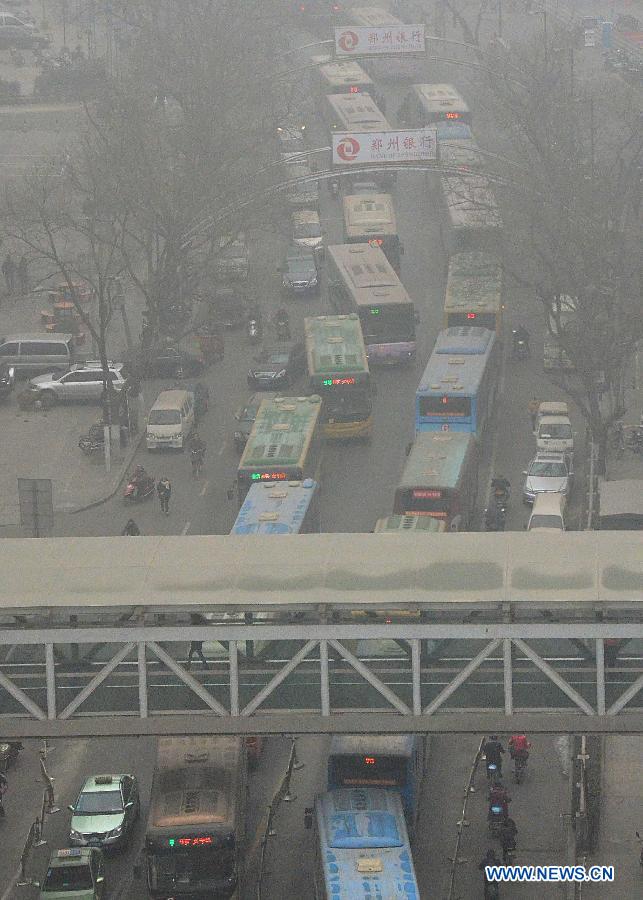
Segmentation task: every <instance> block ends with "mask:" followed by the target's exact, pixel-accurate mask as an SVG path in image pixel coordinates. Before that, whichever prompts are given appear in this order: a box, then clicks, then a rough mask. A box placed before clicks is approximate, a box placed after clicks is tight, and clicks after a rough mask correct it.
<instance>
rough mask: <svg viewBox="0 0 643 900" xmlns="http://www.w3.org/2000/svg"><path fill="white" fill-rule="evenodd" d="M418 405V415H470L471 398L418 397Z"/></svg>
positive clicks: (446, 396) (460, 416) (465, 416)
mask: <svg viewBox="0 0 643 900" xmlns="http://www.w3.org/2000/svg"><path fill="white" fill-rule="evenodd" d="M418 405H419V413H420V416H458V417H459V418H469V417H470V416H471V400H470V399H469V398H468V397H449V396H448V395H442V396H434V397H420V398H419V400H418Z"/></svg>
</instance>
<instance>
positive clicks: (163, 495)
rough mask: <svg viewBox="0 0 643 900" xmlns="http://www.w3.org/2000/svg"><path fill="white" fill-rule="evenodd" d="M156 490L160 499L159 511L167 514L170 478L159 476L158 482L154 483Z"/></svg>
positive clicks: (170, 494)
mask: <svg viewBox="0 0 643 900" xmlns="http://www.w3.org/2000/svg"><path fill="white" fill-rule="evenodd" d="M156 492H157V494H158V495H159V500H160V501H161V512H164V513H165V515H166V516H169V514H170V497H171V496H172V485H171V484H170V479H169V478H161V479H160V481H159V483H158V484H157V485H156Z"/></svg>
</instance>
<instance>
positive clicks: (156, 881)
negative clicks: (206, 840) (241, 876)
mask: <svg viewBox="0 0 643 900" xmlns="http://www.w3.org/2000/svg"><path fill="white" fill-rule="evenodd" d="M150 865H151V875H152V887H154V888H156V889H161V890H163V889H169V888H174V887H175V886H178V885H184V886H186V885H197V884H198V883H199V882H205V881H208V880H211V879H213V878H216V879H223V878H231V877H233V876H234V850H233V848H224V847H221V846H218V847H217V848H216V850H214V851H213V849H212V848H211V847H207V848H206V847H204V848H202V849H197V848H194V847H191V848H189V849H186V850H178V851H177V850H175V849H174V848H172V849H170V848H167V849H163V850H155V852H154V855H153V856H152V857H151V859H150Z"/></svg>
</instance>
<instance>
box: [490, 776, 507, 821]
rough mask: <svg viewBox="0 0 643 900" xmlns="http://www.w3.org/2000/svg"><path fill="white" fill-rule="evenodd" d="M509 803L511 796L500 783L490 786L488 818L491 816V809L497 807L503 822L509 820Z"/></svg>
mask: <svg viewBox="0 0 643 900" xmlns="http://www.w3.org/2000/svg"><path fill="white" fill-rule="evenodd" d="M510 803H511V795H510V794H509V791H508V790H507V788H506V787H505V786H504V784H503V783H502V781H498V782H496V784H494V785H492V787H491V790H490V791H489V818H491V817H492V816H493V815H495V814H494V813H493V811H492V810H493V807H494V806H499V807H500V808H501V810H502V818H503V821H505V822H506V821H507V819H508V818H509V804H510Z"/></svg>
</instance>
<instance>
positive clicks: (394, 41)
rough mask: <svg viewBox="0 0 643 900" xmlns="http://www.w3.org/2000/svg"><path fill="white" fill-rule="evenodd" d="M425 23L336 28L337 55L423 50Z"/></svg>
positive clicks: (372, 54)
mask: <svg viewBox="0 0 643 900" xmlns="http://www.w3.org/2000/svg"><path fill="white" fill-rule="evenodd" d="M424 50H425V43H424V25H380V26H377V27H374V26H369V25H354V26H353V25H348V26H346V27H344V28H335V56H338V57H339V56H378V55H379V54H381V53H387V54H394V53H424Z"/></svg>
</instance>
